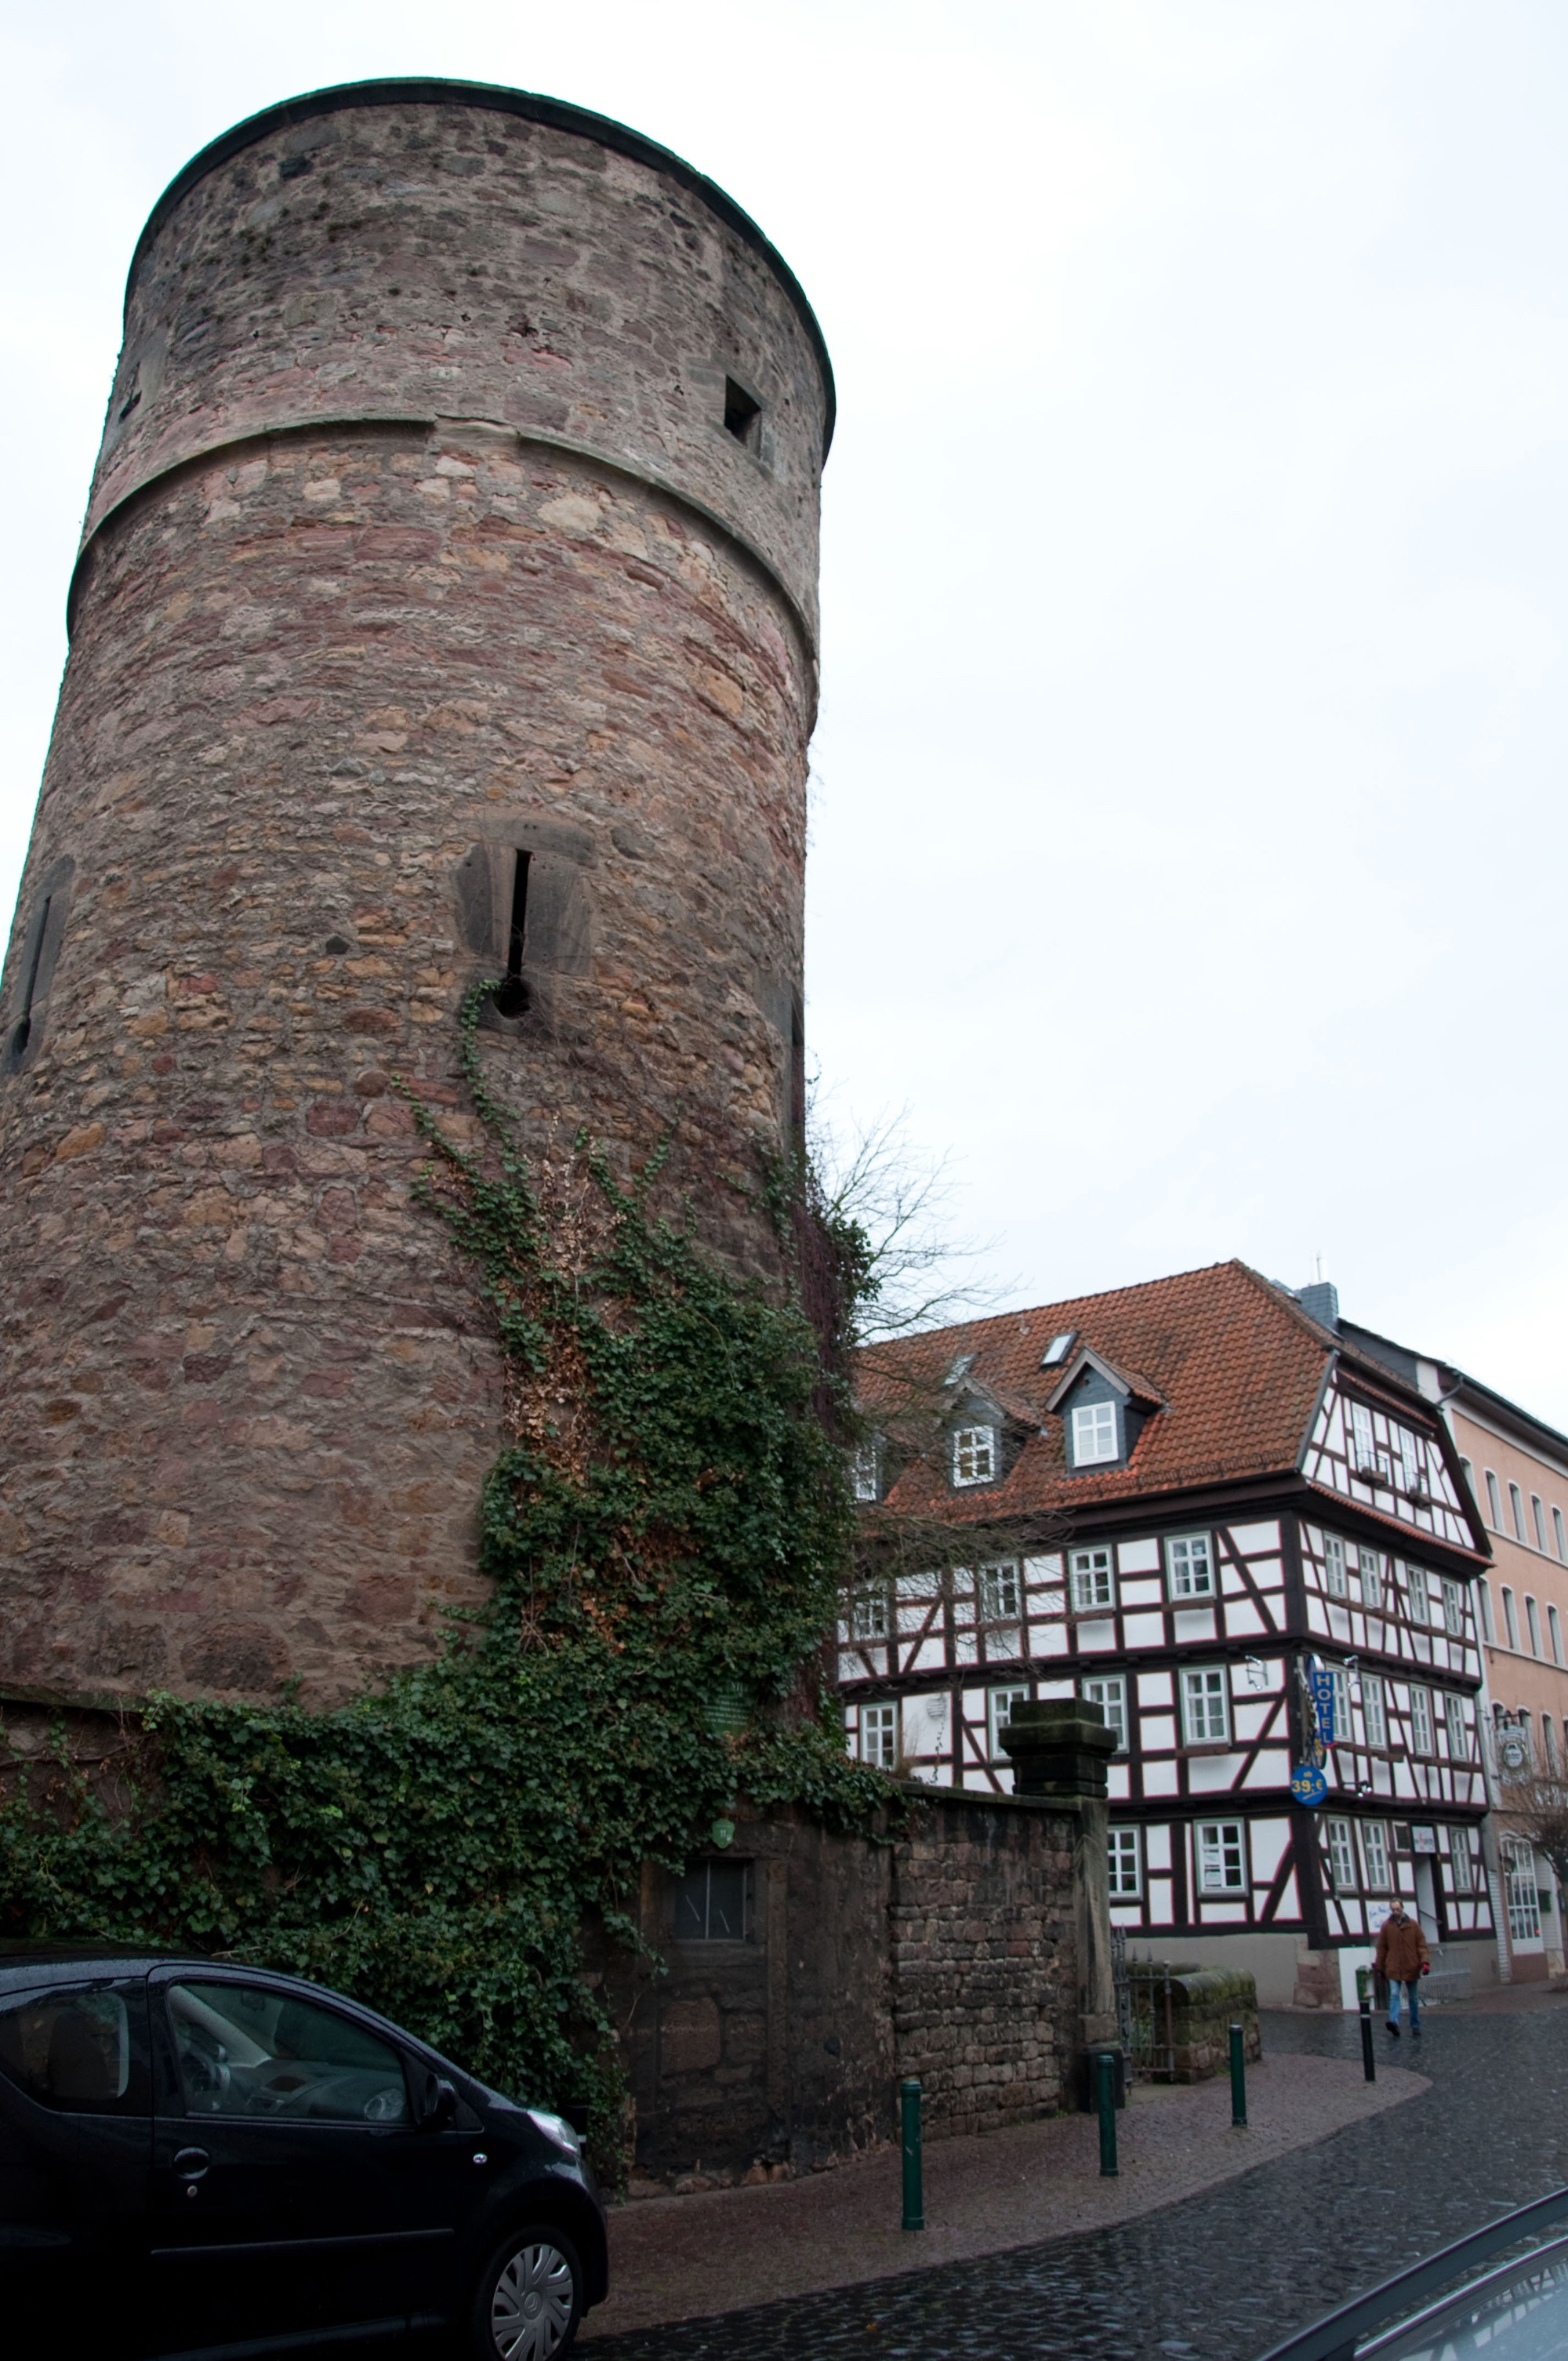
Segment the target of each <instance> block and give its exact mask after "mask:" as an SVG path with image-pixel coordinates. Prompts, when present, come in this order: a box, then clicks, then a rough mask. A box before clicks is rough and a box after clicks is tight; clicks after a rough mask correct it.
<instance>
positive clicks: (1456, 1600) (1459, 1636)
mask: <svg viewBox="0 0 1568 2361" xmlns="http://www.w3.org/2000/svg"><path fill="white" fill-rule="evenodd" d="M1442 1628H1443V1630H1444V1631H1446V1632H1447V1633H1448V1636H1449V1638H1450V1639H1451V1640H1463V1639H1464V1584H1463V1583H1462V1582H1453V1581H1451V1580H1450V1579H1449V1578H1448V1576H1446V1575H1445V1576H1444V1577H1443V1584H1442Z"/></svg>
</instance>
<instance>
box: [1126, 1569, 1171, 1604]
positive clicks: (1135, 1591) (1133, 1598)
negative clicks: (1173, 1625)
mask: <svg viewBox="0 0 1568 2361" xmlns="http://www.w3.org/2000/svg"><path fill="white" fill-rule="evenodd" d="M1164 1601H1165V1586H1164V1585H1163V1583H1161V1582H1160V1580H1159V1579H1158V1577H1157V1576H1156V1577H1155V1578H1154V1579H1153V1580H1152V1581H1139V1582H1126V1581H1124V1583H1123V1585H1122V1604H1123V1606H1124V1607H1159V1606H1162V1605H1163V1604H1164Z"/></svg>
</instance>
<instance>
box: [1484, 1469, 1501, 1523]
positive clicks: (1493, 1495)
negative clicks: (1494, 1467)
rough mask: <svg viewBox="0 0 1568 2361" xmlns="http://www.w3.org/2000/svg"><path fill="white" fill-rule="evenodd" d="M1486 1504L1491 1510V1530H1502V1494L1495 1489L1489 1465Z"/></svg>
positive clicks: (1495, 1483) (1493, 1477) (1495, 1480)
mask: <svg viewBox="0 0 1568 2361" xmlns="http://www.w3.org/2000/svg"><path fill="white" fill-rule="evenodd" d="M1486 1506H1487V1509H1488V1510H1490V1512H1491V1515H1490V1522H1491V1527H1492V1531H1493V1532H1495V1533H1500V1532H1502V1530H1503V1496H1502V1494H1501V1493H1500V1492H1499V1491H1498V1489H1497V1477H1495V1476H1494V1475H1493V1473H1492V1471H1491V1469H1490V1468H1489V1467H1488V1468H1487V1470H1486Z"/></svg>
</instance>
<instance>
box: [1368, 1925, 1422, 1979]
mask: <svg viewBox="0 0 1568 2361" xmlns="http://www.w3.org/2000/svg"><path fill="white" fill-rule="evenodd" d="M1375 1964H1376V1970H1377V1972H1378V1974H1379V1975H1380V1976H1387V1978H1388V1981H1389V1982H1390V1983H1397V1984H1408V1983H1409V1981H1410V1979H1411V1977H1412V1976H1419V1975H1420V1971H1421V1970H1422V1969H1423V1968H1425V1967H1430V1966H1431V1952H1430V1951H1429V1950H1428V1949H1427V1938H1426V1937H1425V1936H1424V1935H1423V1934H1422V1932H1421V1922H1420V1919H1419V1918H1414V1917H1409V1916H1406V1917H1404V1918H1385V1919H1384V1921H1383V1926H1382V1929H1381V1931H1380V1933H1379V1934H1378V1937H1377V1958H1376V1962H1375Z"/></svg>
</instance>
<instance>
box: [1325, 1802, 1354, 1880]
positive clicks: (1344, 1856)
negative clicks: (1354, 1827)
mask: <svg viewBox="0 0 1568 2361" xmlns="http://www.w3.org/2000/svg"><path fill="white" fill-rule="evenodd" d="M1323 1834H1324V1835H1325V1837H1326V1838H1327V1839H1328V1855H1329V1876H1330V1880H1331V1882H1332V1886H1333V1890H1334V1892H1335V1893H1336V1894H1354V1892H1355V1887H1356V1876H1355V1848H1354V1844H1353V1843H1352V1841H1351V1834H1350V1822H1349V1821H1348V1820H1330V1821H1328V1822H1327V1823H1326V1824H1325V1827H1324V1829H1323Z"/></svg>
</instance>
